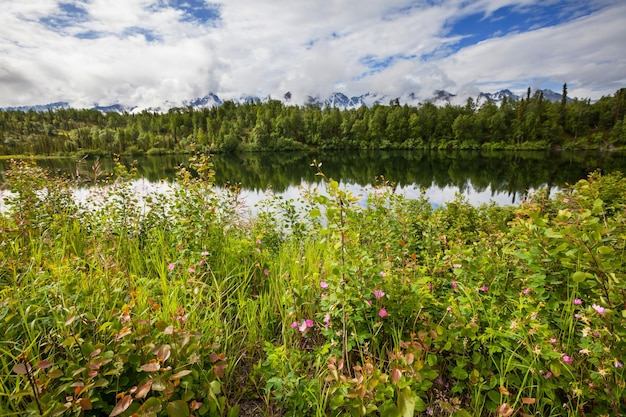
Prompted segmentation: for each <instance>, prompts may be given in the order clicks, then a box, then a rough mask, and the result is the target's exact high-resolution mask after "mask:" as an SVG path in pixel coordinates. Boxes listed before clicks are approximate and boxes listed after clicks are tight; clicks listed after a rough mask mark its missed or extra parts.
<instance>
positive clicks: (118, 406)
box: [109, 395, 133, 417]
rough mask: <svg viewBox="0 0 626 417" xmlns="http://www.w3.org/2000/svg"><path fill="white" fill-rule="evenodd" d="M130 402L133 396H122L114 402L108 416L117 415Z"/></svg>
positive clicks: (125, 408)
mask: <svg viewBox="0 0 626 417" xmlns="http://www.w3.org/2000/svg"><path fill="white" fill-rule="evenodd" d="M132 403H133V397H131V396H130V395H124V397H123V398H122V399H121V400H120V401H119V402H118V403H117V404H115V407H113V410H111V414H109V417H115V416H119V415H120V414H122V413H123V412H124V411H126V410H127V409H128V407H130V405H131V404H132Z"/></svg>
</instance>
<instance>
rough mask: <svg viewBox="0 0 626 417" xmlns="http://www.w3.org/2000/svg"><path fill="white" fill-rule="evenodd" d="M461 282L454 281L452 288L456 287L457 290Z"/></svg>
mask: <svg viewBox="0 0 626 417" xmlns="http://www.w3.org/2000/svg"><path fill="white" fill-rule="evenodd" d="M458 286H459V284H457V283H456V281H452V288H454V289H455V290H456V287H458Z"/></svg>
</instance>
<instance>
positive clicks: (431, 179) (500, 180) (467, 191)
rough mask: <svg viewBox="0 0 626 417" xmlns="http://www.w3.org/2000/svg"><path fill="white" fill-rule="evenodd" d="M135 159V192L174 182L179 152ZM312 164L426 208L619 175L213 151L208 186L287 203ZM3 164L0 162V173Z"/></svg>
mask: <svg viewBox="0 0 626 417" xmlns="http://www.w3.org/2000/svg"><path fill="white" fill-rule="evenodd" d="M133 160H136V166H137V169H138V172H139V175H140V176H141V178H142V181H141V182H140V183H141V184H142V187H144V188H148V189H149V188H150V184H158V183H161V182H162V181H174V180H175V174H176V171H177V167H178V166H179V165H180V164H185V163H186V162H187V160H188V156H186V155H164V156H140V157H124V158H122V161H123V162H124V163H125V164H130V163H132V161H133ZM313 160H316V161H318V162H322V163H323V165H322V170H323V171H324V172H325V174H326V175H327V176H328V177H331V178H333V179H335V180H337V181H339V182H340V184H342V185H343V186H344V187H347V188H349V189H351V190H353V191H354V192H356V193H360V192H361V191H362V190H364V189H366V188H368V187H371V186H372V184H374V183H376V181H377V178H380V177H381V176H383V177H384V178H385V180H387V181H390V182H392V183H394V184H396V190H397V191H398V192H401V193H403V194H405V195H407V196H408V197H413V196H417V195H419V193H420V189H424V190H425V192H426V196H427V197H428V198H429V200H430V201H431V203H432V204H433V205H439V204H443V203H445V202H446V201H449V200H451V199H453V198H454V196H455V193H457V192H458V193H461V194H463V195H465V196H466V197H467V198H468V200H469V201H470V202H471V203H473V204H480V203H486V202H489V201H494V202H496V203H498V204H517V203H519V202H520V201H521V200H522V199H523V198H524V196H525V195H526V194H527V193H528V192H529V191H530V192H532V191H534V190H537V189H540V188H545V187H548V188H550V189H551V190H553V191H556V190H557V189H559V188H561V187H563V186H565V185H566V184H568V183H570V184H571V183H575V182H576V181H578V180H579V179H581V178H585V177H586V176H587V175H588V174H589V173H590V172H592V171H594V170H601V171H602V172H603V173H609V172H613V171H621V172H626V158H625V157H624V155H623V154H620V153H616V152H598V151H594V152H534V151H533V152H515V153H514V152H501V151H500V152H493V153H482V152H474V151H453V152H450V151H335V152H320V153H303V152H284V153H245V154H218V155H215V156H214V157H213V163H214V168H215V171H216V183H217V185H218V186H223V185H224V184H227V183H231V184H240V186H241V189H242V195H243V197H244V198H245V200H246V203H247V205H248V206H253V205H254V204H256V203H257V202H258V201H260V200H262V199H263V198H264V196H265V195H266V193H267V192H268V191H270V190H271V191H272V192H273V193H274V194H277V195H283V196H284V197H285V198H295V197H297V196H298V195H299V193H300V187H301V186H305V187H306V186H312V184H313V185H314V184H315V183H318V182H319V181H320V177H319V176H316V175H315V174H316V170H315V168H313V167H311V166H310V164H311V162H312V161H313ZM37 164H38V165H39V166H41V167H44V168H48V169H49V170H50V171H51V172H53V173H56V174H58V175H72V176H78V177H79V178H84V179H87V178H90V177H93V170H92V166H93V164H94V160H90V159H86V160H80V161H76V160H73V159H70V158H59V159H42V160H38V161H37ZM99 164H100V168H101V170H102V171H103V172H112V170H113V160H112V159H110V158H101V159H100V161H99ZM7 165H8V161H0V176H2V174H3V173H4V171H5V170H6V167H7Z"/></svg>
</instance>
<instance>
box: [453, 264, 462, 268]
mask: <svg viewBox="0 0 626 417" xmlns="http://www.w3.org/2000/svg"><path fill="white" fill-rule="evenodd" d="M452 266H453V267H454V268H460V267H461V264H454V265H452Z"/></svg>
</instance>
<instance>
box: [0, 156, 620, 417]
mask: <svg viewBox="0 0 626 417" xmlns="http://www.w3.org/2000/svg"><path fill="white" fill-rule="evenodd" d="M311 170H313V171H314V172H316V173H317V175H319V176H320V177H321V179H322V182H321V183H320V185H319V189H318V190H317V191H315V190H314V191H310V190H309V191H306V192H305V191H303V192H302V194H301V195H300V197H299V198H298V199H297V200H287V199H284V198H280V197H275V198H273V199H272V198H270V199H268V200H266V201H265V202H263V203H262V204H261V205H260V206H259V207H257V211H256V214H255V215H254V216H249V217H246V216H241V210H240V209H241V200H240V198H239V190H238V189H237V188H236V187H234V188H231V189H228V190H226V191H223V190H217V188H216V187H215V186H214V185H213V183H214V178H215V172H214V171H213V167H212V163H211V158H210V157H206V156H202V155H198V156H196V157H192V158H191V159H190V161H189V164H188V166H187V167H186V168H181V169H180V170H179V172H178V174H177V181H176V185H175V186H174V187H172V189H171V191H170V192H167V193H155V194H152V195H149V196H145V197H142V198H140V197H139V196H137V195H136V194H135V193H134V192H133V189H132V180H133V179H134V177H135V168H134V167H132V166H125V165H123V164H120V163H118V164H117V165H116V167H115V175H113V176H110V177H106V178H105V179H104V180H98V182H97V183H95V184H92V186H93V187H95V188H94V189H95V190H97V191H96V195H97V196H98V199H97V202H90V203H89V204H86V203H80V202H78V201H77V200H76V199H75V198H74V196H73V190H74V189H75V184H74V183H73V182H72V181H71V180H69V179H65V178H59V177H57V176H52V175H50V174H49V173H48V172H46V171H45V170H43V169H41V168H39V167H38V166H37V165H36V164H35V163H33V162H25V161H21V162H12V163H11V165H10V166H9V168H8V170H7V172H6V175H5V179H6V181H7V184H6V186H7V190H8V191H10V193H7V194H6V195H5V200H6V201H5V205H4V207H5V208H6V209H5V210H4V212H2V213H1V214H0V415H2V416H5V417H7V416H40V415H41V416H110V417H114V416H169V417H188V416H228V417H236V416H366V415H367V416H385V417H392V416H393V417H408V416H454V417H467V416H504V417H508V416H524V417H527V416H581V417H590V416H619V415H626V371H625V370H624V366H623V364H624V362H626V284H625V282H624V280H625V279H626V263H625V257H626V253H625V249H626V211H625V208H626V178H623V177H622V175H621V174H619V173H614V174H609V175H600V174H598V173H594V174H592V175H590V176H589V177H588V178H586V179H583V180H581V181H579V182H577V183H576V184H574V185H572V186H571V187H569V188H567V189H564V190H563V191H562V192H560V193H559V194H557V195H548V193H547V192H541V191H540V192H537V193H536V194H535V195H533V196H531V197H529V198H528V199H527V200H526V201H524V202H523V203H521V204H520V205H519V206H515V207H508V206H507V207H505V206H497V205H495V204H490V205H483V206H480V207H476V206H473V205H471V204H469V203H468V202H467V201H466V200H465V199H464V198H463V197H461V196H458V197H457V198H456V199H455V200H454V201H451V202H449V203H448V204H446V205H445V206H441V207H437V208H434V207H433V206H432V205H431V204H430V203H429V202H428V200H427V199H426V198H425V196H424V195H422V197H421V198H417V199H407V198H405V197H402V196H401V195H398V194H396V193H394V187H393V184H391V183H385V182H381V183H380V184H377V185H376V186H373V187H372V188H371V189H370V190H368V194H367V198H366V203H365V204H363V203H359V202H360V198H359V196H357V195H353V194H352V193H351V192H349V191H347V190H345V189H344V188H342V187H341V186H340V185H339V184H338V182H337V181H335V180H334V179H332V178H329V177H328V176H327V175H326V174H325V173H324V166H323V165H322V164H320V163H317V162H314V163H313V164H312V166H311ZM96 177H97V176H96Z"/></svg>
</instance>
